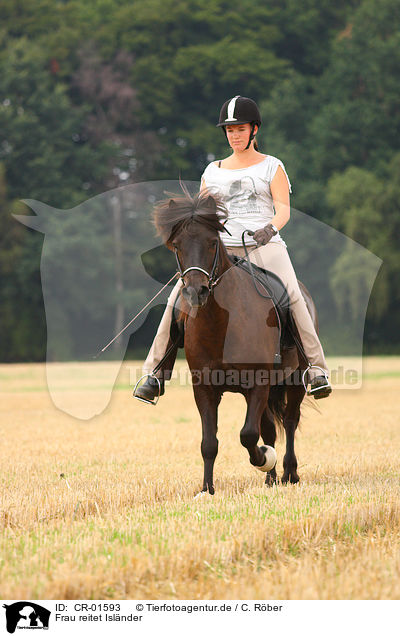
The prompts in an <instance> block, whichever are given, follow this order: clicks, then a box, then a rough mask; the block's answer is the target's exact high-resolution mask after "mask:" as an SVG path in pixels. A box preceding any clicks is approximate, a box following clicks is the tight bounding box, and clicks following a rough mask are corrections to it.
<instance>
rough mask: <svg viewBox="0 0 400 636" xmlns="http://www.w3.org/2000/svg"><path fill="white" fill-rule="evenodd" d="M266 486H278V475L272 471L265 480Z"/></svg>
mask: <svg viewBox="0 0 400 636" xmlns="http://www.w3.org/2000/svg"><path fill="white" fill-rule="evenodd" d="M265 485H266V486H268V488H272V486H276V474H275V475H274V474H273V472H272V471H271V472H270V473H267V476H266V478H265Z"/></svg>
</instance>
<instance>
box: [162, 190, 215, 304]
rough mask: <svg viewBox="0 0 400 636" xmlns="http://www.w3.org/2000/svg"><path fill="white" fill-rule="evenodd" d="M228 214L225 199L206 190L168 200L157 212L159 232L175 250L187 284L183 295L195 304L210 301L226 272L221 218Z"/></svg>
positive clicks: (170, 247)
mask: <svg viewBox="0 0 400 636" xmlns="http://www.w3.org/2000/svg"><path fill="white" fill-rule="evenodd" d="M226 217H227V212H226V209H225V207H224V206H223V204H222V202H221V201H219V200H218V199H216V198H215V197H213V196H211V195H209V194H208V193H204V192H200V193H199V194H198V195H196V197H194V198H191V197H189V196H185V197H179V198H173V199H170V200H168V201H164V202H162V203H161V204H160V205H158V206H157V207H156V209H155V211H154V222H155V226H156V228H157V230H158V232H159V234H160V235H161V237H162V239H163V241H164V243H165V245H166V246H167V247H168V248H169V249H170V250H172V251H174V252H175V255H176V259H177V264H178V269H179V270H180V274H181V278H182V280H183V284H184V288H183V290H182V295H183V296H184V298H185V299H186V300H187V301H188V303H189V304H190V305H191V306H192V307H201V306H203V305H204V304H205V303H206V302H207V299H208V296H209V294H210V291H211V289H212V283H213V282H214V280H215V279H216V277H217V275H220V274H221V273H222V268H221V252H222V251H223V248H222V246H221V241H220V238H219V235H218V232H222V231H224V230H225V227H224V225H223V224H222V222H221V221H222V220H224V219H225V218H226Z"/></svg>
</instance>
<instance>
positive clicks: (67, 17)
mask: <svg viewBox="0 0 400 636" xmlns="http://www.w3.org/2000/svg"><path fill="white" fill-rule="evenodd" d="M399 13H400V6H399V3H398V0H350V1H349V0H334V1H333V2H332V0H304V1H303V2H301V3H299V2H298V1H297V0H282V2H280V3H279V6H278V5H277V3H275V2H272V1H269V0H230V1H229V2H226V1H225V0H208V1H207V2H206V1H205V0H133V1H132V2H130V3H127V2H126V0H71V1H68V0H65V1H59V2H55V1H54V0H24V1H23V2H22V1H21V2H20V1H15V0H3V1H2V3H1V5H0V43H1V47H0V51H1V52H0V280H1V283H0V285H1V286H0V321H1V328H2V338H1V340H0V360H2V361H20V360H43V359H44V358H45V348H46V324H45V315H44V306H43V298H42V291H41V281H40V272H39V266H40V254H41V247H42V241H43V235H42V234H39V233H35V232H32V231H31V230H27V229H26V228H24V227H23V226H22V225H20V224H18V223H17V222H16V221H15V220H14V219H13V218H12V217H11V212H13V213H17V214H27V213H31V212H30V211H28V209H27V207H26V206H25V205H24V204H23V203H21V199H27V198H29V199H37V200H40V201H43V202H45V203H47V204H48V205H50V206H54V207H57V208H63V209H70V208H73V207H75V206H77V205H78V204H79V203H81V202H82V201H85V200H87V199H89V198H91V197H93V196H94V195H96V194H98V193H101V192H105V191H107V190H110V189H113V188H116V187H118V186H121V185H127V184H133V183H137V182H142V181H156V180H163V179H171V180H176V179H178V178H179V176H181V177H182V178H183V179H184V180H198V179H199V177H200V174H201V172H202V171H203V169H204V167H205V165H206V164H207V163H208V162H209V161H210V160H212V159H213V158H214V157H218V158H219V157H222V156H225V155H226V153H227V147H226V143H225V139H224V137H223V135H222V134H221V133H220V131H218V130H216V128H215V123H216V120H217V117H218V111H219V108H220V106H221V104H222V103H223V102H224V101H225V100H226V99H228V98H229V97H231V96H234V95H236V94H242V95H247V96H251V97H253V98H254V99H255V100H256V101H257V102H258V103H259V104H260V107H261V111H262V116H263V125H262V127H261V130H260V133H259V135H258V140H259V146H260V149H261V150H262V151H263V152H266V153H268V154H272V155H275V156H278V157H279V158H281V159H282V160H283V161H284V163H285V166H286V169H287V171H288V173H289V175H290V179H291V182H292V184H293V196H292V200H291V202H292V205H293V207H295V208H297V209H298V210H301V211H303V212H306V213H307V214H308V215H311V216H312V217H314V218H316V219H319V220H321V221H324V222H326V223H327V224H329V225H331V226H333V227H334V228H336V229H337V230H340V231H341V232H344V233H345V234H346V235H347V236H349V237H350V238H352V239H354V240H355V241H357V242H358V243H360V244H361V245H363V246H364V247H365V248H367V249H368V250H370V251H371V252H373V253H374V254H376V255H377V256H379V257H380V258H381V259H382V260H383V265H382V267H381V269H380V271H379V274H378V277H377V279H376V283H375V286H374V289H373V293H372V296H371V301H370V304H369V309H368V314H367V324H366V330H365V345H366V351H367V352H370V353H372V352H375V353H379V352H387V353H389V352H394V351H397V352H398V351H399V350H400V337H399V333H400V314H399V311H398V307H399V300H400V291H399V289H400V286H399V269H400V259H399V255H398V242H399V237H400V232H399V224H400V221H399V219H400V214H399V200H400V183H399V178H398V177H399V172H400V147H399V139H400V91H399V84H398V77H399V76H400V28H399V23H400V22H399V17H400V16H399ZM60 240H62V238H61V239H60ZM310 243H311V245H310ZM290 249H291V253H293V249H294V247H293V246H290ZM295 249H296V258H297V259H300V260H301V259H302V258H303V260H304V259H305V260H307V259H308V260H309V261H310V270H311V271H312V268H313V263H314V262H315V268H318V263H319V257H320V256H321V257H322V256H323V253H324V251H326V250H325V246H324V245H321V244H320V243H318V242H317V241H314V242H313V241H312V237H311V238H310V237H304V240H303V241H301V242H300V244H299V245H298V246H296V248H295ZM358 265H359V266H358V269H357V275H352V276H351V277H349V276H348V272H349V268H351V267H352V268H353V270H352V271H354V253H353V252H352V249H351V247H350V246H348V247H347V248H346V249H344V250H342V251H340V253H337V254H335V259H334V262H332V263H330V264H329V269H328V270H327V272H326V279H327V285H329V286H330V289H331V292H332V294H333V296H334V298H335V302H336V303H337V305H338V307H340V308H341V311H344V312H348V314H349V318H352V319H354V317H355V313H356V312H357V302H356V299H357V298H358V294H359V290H360V288H361V287H363V285H364V286H365V285H366V284H367V283H366V281H367V279H368V277H370V275H371V273H370V272H369V271H368V265H367V263H363V262H362V260H361V261H360V263H359V264H358ZM306 282H307V283H309V281H306ZM311 287H312V281H311ZM120 302H122V304H123V305H124V310H125V311H126V314H127V315H130V300H129V295H127V296H126V297H124V298H122V300H120ZM322 313H323V312H322ZM146 324H147V327H146V325H144V327H143V328H142V329H141V331H140V332H139V334H137V337H135V347H140V348H142V349H143V348H144V347H145V346H146V345H147V342H148V341H149V339H150V337H151V335H152V329H153V328H154V322H153V323H151V322H149V321H148V323H146ZM334 330H335V326H334V324H332V328H331V335H332V337H331V342H332V343H334V335H335V333H334ZM329 352H330V353H334V345H333V344H332V346H331V347H330V351H329Z"/></svg>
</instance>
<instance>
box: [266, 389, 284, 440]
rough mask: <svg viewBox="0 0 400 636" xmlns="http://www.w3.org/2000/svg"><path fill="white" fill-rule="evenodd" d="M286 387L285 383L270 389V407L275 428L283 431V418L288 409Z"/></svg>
mask: <svg viewBox="0 0 400 636" xmlns="http://www.w3.org/2000/svg"><path fill="white" fill-rule="evenodd" d="M286 403H287V400H286V385H285V383H284V382H283V383H281V384H275V385H274V386H271V387H270V389H269V396H268V407H269V409H270V410H271V412H272V414H273V416H274V420H275V426H276V427H277V428H279V429H281V430H283V416H284V414H285V409H286Z"/></svg>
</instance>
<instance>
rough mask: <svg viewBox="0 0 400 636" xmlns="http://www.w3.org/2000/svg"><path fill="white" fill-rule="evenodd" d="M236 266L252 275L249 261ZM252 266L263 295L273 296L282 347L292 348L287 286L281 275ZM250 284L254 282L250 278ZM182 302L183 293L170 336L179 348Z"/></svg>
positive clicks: (176, 307) (180, 346)
mask: <svg viewBox="0 0 400 636" xmlns="http://www.w3.org/2000/svg"><path fill="white" fill-rule="evenodd" d="M229 258H230V260H231V261H232V262H233V263H234V264H236V263H238V261H241V259H240V258H239V257H238V256H234V255H230V256H229ZM236 266H237V267H240V269H243V270H244V271H245V272H247V273H248V274H249V276H250V277H251V271H250V266H249V264H248V262H247V261H242V262H240V263H238V264H237V265H236ZM251 266H252V270H253V275H254V278H255V280H256V281H257V282H258V283H259V284H260V285H261V286H262V288H263V290H265V291H262V292H261V293H262V295H264V296H267V297H270V298H271V300H272V302H273V303H274V305H275V308H276V311H277V314H278V316H279V321H280V324H281V349H282V350H283V349H291V348H292V347H294V346H295V342H294V339H293V329H294V325H293V317H292V312H291V311H290V301H289V295H288V293H287V291H286V287H285V285H284V284H283V282H282V280H281V279H280V278H279V276H277V275H276V274H274V273H273V272H271V271H269V270H266V269H263V268H261V267H258V266H257V265H254V264H253V263H252V264H251ZM249 284H253V283H252V281H251V280H250V279H249ZM180 303H181V295H180V294H178V296H177V298H176V300H175V303H174V307H173V311H172V321H171V330H170V337H171V340H172V341H173V342H174V341H176V342H177V346H178V347H179V348H183V346H184V337H185V329H184V321H183V320H180V319H179V316H180Z"/></svg>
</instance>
